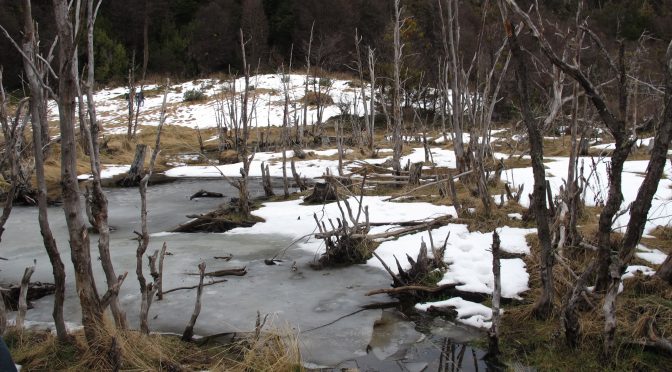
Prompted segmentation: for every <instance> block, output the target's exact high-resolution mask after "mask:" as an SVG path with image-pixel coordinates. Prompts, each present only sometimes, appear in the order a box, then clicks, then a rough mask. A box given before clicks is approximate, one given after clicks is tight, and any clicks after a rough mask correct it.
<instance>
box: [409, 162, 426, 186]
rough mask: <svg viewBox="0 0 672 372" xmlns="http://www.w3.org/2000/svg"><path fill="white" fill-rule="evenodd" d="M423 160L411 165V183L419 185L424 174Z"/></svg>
mask: <svg viewBox="0 0 672 372" xmlns="http://www.w3.org/2000/svg"><path fill="white" fill-rule="evenodd" d="M422 165H423V163H422V162H417V163H413V164H411V165H410V166H409V178H408V184H409V185H419V184H420V177H421V176H422Z"/></svg>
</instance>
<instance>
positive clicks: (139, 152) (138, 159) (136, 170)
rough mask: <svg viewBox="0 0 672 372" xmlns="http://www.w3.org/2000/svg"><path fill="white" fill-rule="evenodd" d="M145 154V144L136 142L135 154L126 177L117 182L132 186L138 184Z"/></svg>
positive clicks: (143, 166)
mask: <svg viewBox="0 0 672 372" xmlns="http://www.w3.org/2000/svg"><path fill="white" fill-rule="evenodd" d="M146 156H147V145H145V144H144V143H139V144H137V145H136V146H135V156H134V157H133V163H131V169H130V170H129V171H128V174H127V175H126V177H124V178H123V179H122V180H121V181H120V182H119V184H120V185H121V186H124V187H132V186H137V185H139V184H140V181H141V180H142V177H143V171H144V169H145V157H146Z"/></svg>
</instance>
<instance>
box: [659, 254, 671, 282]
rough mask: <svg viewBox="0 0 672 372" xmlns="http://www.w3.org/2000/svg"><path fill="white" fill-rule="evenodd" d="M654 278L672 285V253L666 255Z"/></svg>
mask: <svg viewBox="0 0 672 372" xmlns="http://www.w3.org/2000/svg"><path fill="white" fill-rule="evenodd" d="M656 276H657V277H659V278H660V279H663V280H665V281H666V282H668V283H670V284H671V285H672V253H670V254H668V255H667V258H666V259H665V261H663V264H662V265H660V268H659V269H658V272H656Z"/></svg>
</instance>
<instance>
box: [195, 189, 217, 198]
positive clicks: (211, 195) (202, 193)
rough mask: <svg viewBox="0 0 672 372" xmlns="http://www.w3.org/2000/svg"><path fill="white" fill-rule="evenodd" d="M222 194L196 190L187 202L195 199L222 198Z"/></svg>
mask: <svg viewBox="0 0 672 372" xmlns="http://www.w3.org/2000/svg"><path fill="white" fill-rule="evenodd" d="M223 197H224V194H222V193H219V192H212V191H206V190H203V189H201V190H198V191H196V192H195V193H194V194H193V195H192V196H190V197H189V200H194V199H196V198H223Z"/></svg>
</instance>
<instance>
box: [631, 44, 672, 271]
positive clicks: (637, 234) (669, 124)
mask: <svg viewBox="0 0 672 372" xmlns="http://www.w3.org/2000/svg"><path fill="white" fill-rule="evenodd" d="M664 100H665V103H664V104H665V106H664V109H663V117H662V120H661V121H660V124H659V126H658V128H657V130H656V137H655V139H654V144H653V149H652V150H651V157H650V160H649V164H648V165H647V167H646V176H644V181H643V182H642V185H641V186H640V187H639V191H638V192H637V197H636V198H635V201H634V202H633V203H632V205H631V206H630V220H629V221H628V228H627V230H626V232H625V237H624V238H623V240H622V242H621V248H620V259H621V261H622V263H623V264H624V265H626V264H627V263H628V262H630V260H632V258H633V256H634V254H635V250H636V247H637V244H638V243H639V241H640V239H641V238H642V234H643V233H644V227H645V226H646V221H647V215H648V213H649V209H651V201H652V200H653V197H654V195H655V194H656V191H657V190H658V183H659V182H660V178H661V177H662V175H663V172H664V170H665V162H666V161H667V156H668V155H667V153H668V149H669V147H670V141H671V140H672V42H670V44H669V45H668V47H667V56H666V64H665V98H664Z"/></svg>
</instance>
